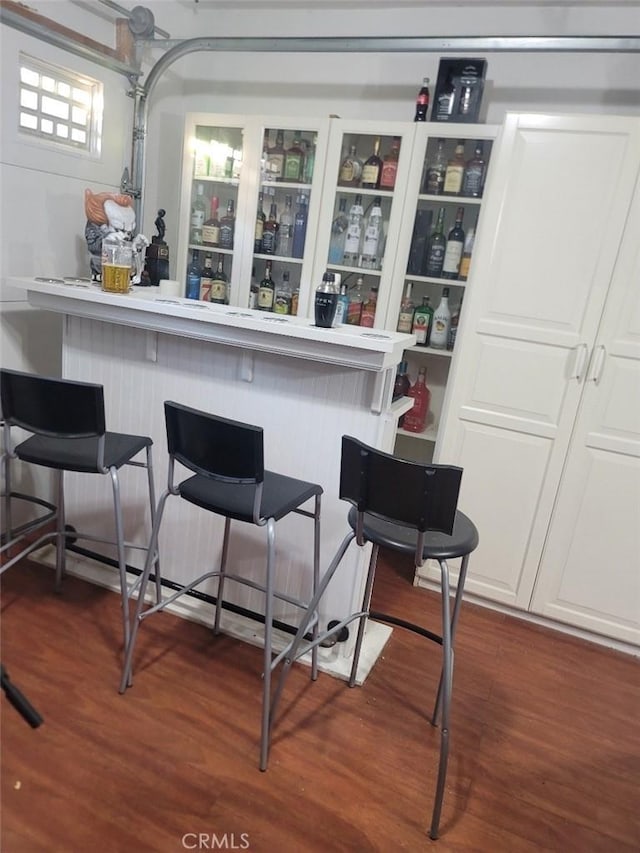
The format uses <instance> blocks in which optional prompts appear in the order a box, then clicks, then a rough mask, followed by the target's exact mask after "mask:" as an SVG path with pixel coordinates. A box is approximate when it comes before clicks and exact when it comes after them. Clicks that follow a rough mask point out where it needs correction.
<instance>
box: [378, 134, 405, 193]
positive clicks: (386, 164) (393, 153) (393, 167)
mask: <svg viewBox="0 0 640 853" xmlns="http://www.w3.org/2000/svg"><path fill="white" fill-rule="evenodd" d="M399 157H400V137H399V136H394V137H393V141H392V143H391V148H390V149H389V151H388V152H387V154H385V156H384V159H383V161H382V172H381V174H380V189H381V190H392V189H393V188H394V187H395V185H396V175H397V174H398V159H399Z"/></svg>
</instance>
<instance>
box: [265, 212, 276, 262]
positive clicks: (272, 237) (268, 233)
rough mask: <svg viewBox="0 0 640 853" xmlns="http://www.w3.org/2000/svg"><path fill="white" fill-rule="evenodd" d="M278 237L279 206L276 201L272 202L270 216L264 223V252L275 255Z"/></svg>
mask: <svg viewBox="0 0 640 853" xmlns="http://www.w3.org/2000/svg"><path fill="white" fill-rule="evenodd" d="M277 237H278V207H277V205H276V203H275V201H272V202H271V207H270V208H269V218H268V219H267V221H266V222H265V223H264V229H263V231H262V252H263V254H265V255H275V253H276V241H277Z"/></svg>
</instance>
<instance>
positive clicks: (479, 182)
mask: <svg viewBox="0 0 640 853" xmlns="http://www.w3.org/2000/svg"><path fill="white" fill-rule="evenodd" d="M485 171H486V163H485V159H484V146H483V144H482V141H481V140H478V141H477V142H476V147H475V149H474V152H473V157H472V158H471V159H470V160H467V164H466V166H465V167H464V175H463V177H462V195H466V196H470V197H471V198H480V197H481V196H482V189H483V187H484V177H485Z"/></svg>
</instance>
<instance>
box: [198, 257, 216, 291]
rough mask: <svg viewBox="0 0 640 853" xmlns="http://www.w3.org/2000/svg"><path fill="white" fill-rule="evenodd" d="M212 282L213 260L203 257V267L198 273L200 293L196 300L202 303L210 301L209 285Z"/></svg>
mask: <svg viewBox="0 0 640 853" xmlns="http://www.w3.org/2000/svg"><path fill="white" fill-rule="evenodd" d="M212 281H213V258H212V257H211V255H205V259H204V265H203V267H202V269H201V271H200V293H199V296H198V298H199V299H201V300H202V302H210V301H211V283H212Z"/></svg>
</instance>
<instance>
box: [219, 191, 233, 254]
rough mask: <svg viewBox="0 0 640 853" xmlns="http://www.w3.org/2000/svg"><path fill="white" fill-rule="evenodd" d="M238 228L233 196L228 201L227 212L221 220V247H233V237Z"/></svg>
mask: <svg viewBox="0 0 640 853" xmlns="http://www.w3.org/2000/svg"><path fill="white" fill-rule="evenodd" d="M235 230H236V215H235V204H234V201H233V199H232V198H230V199H229V201H228V202H227V212H226V213H225V215H224V216H223V217H222V219H221V220H220V248H221V249H233V237H234V234H235Z"/></svg>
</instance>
